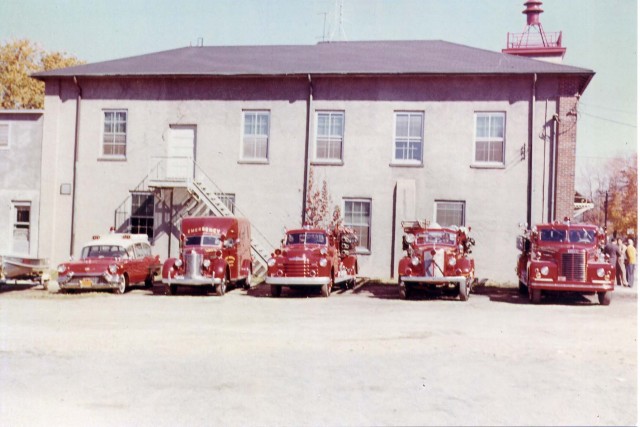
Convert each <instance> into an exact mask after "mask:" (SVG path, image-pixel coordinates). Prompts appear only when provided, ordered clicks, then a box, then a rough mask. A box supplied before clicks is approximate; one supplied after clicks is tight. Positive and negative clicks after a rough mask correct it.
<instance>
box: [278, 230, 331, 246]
mask: <svg viewBox="0 0 640 427" xmlns="http://www.w3.org/2000/svg"><path fill="white" fill-rule="evenodd" d="M297 244H308V245H326V244H327V236H326V235H325V234H324V233H306V232H305V233H289V234H287V245H297Z"/></svg>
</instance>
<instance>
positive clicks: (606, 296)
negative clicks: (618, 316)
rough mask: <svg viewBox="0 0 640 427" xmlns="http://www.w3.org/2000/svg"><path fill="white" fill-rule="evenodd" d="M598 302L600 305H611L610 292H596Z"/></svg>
mask: <svg viewBox="0 0 640 427" xmlns="http://www.w3.org/2000/svg"><path fill="white" fill-rule="evenodd" d="M598 302H599V303H600V305H609V304H611V292H598Z"/></svg>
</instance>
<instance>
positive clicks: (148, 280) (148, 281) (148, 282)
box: [144, 274, 153, 289]
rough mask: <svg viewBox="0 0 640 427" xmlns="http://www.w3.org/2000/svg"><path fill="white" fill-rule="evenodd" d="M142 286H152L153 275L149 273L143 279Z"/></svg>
mask: <svg viewBox="0 0 640 427" xmlns="http://www.w3.org/2000/svg"><path fill="white" fill-rule="evenodd" d="M144 287H145V288H147V289H148V288H151V287H153V275H151V274H150V275H148V276H147V278H146V279H144Z"/></svg>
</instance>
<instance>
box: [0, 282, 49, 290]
mask: <svg viewBox="0 0 640 427" xmlns="http://www.w3.org/2000/svg"><path fill="white" fill-rule="evenodd" d="M34 288H37V289H42V290H44V289H43V288H42V286H40V284H39V283H32V282H24V283H22V282H20V281H17V282H14V281H13V280H12V281H10V282H0V293H5V292H14V291H28V290H30V289H34Z"/></svg>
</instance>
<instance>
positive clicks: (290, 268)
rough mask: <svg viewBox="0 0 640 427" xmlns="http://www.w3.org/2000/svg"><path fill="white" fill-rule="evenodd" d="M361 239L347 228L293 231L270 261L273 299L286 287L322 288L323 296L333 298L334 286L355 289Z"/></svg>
mask: <svg viewBox="0 0 640 427" xmlns="http://www.w3.org/2000/svg"><path fill="white" fill-rule="evenodd" d="M357 242H358V239H357V237H356V235H355V233H354V232H353V231H352V230H350V229H348V228H345V227H337V228H335V229H334V230H333V231H331V232H329V231H327V230H323V229H319V228H308V227H305V228H301V229H295V230H289V231H287V232H286V233H285V237H284V239H283V240H282V247H281V248H279V249H276V250H275V252H274V253H273V254H271V258H270V259H269V261H268V271H267V278H266V282H267V284H269V285H271V296H273V297H276V298H277V297H279V296H280V294H281V292H282V288H283V287H285V286H287V287H290V288H298V287H309V286H312V287H319V288H320V290H321V293H322V296H324V297H328V296H329V295H331V290H332V288H333V286H334V285H341V286H342V287H343V288H345V289H347V288H351V287H353V286H354V285H355V282H356V275H357V274H358V259H357V257H356V255H355V249H356V245H357Z"/></svg>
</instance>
